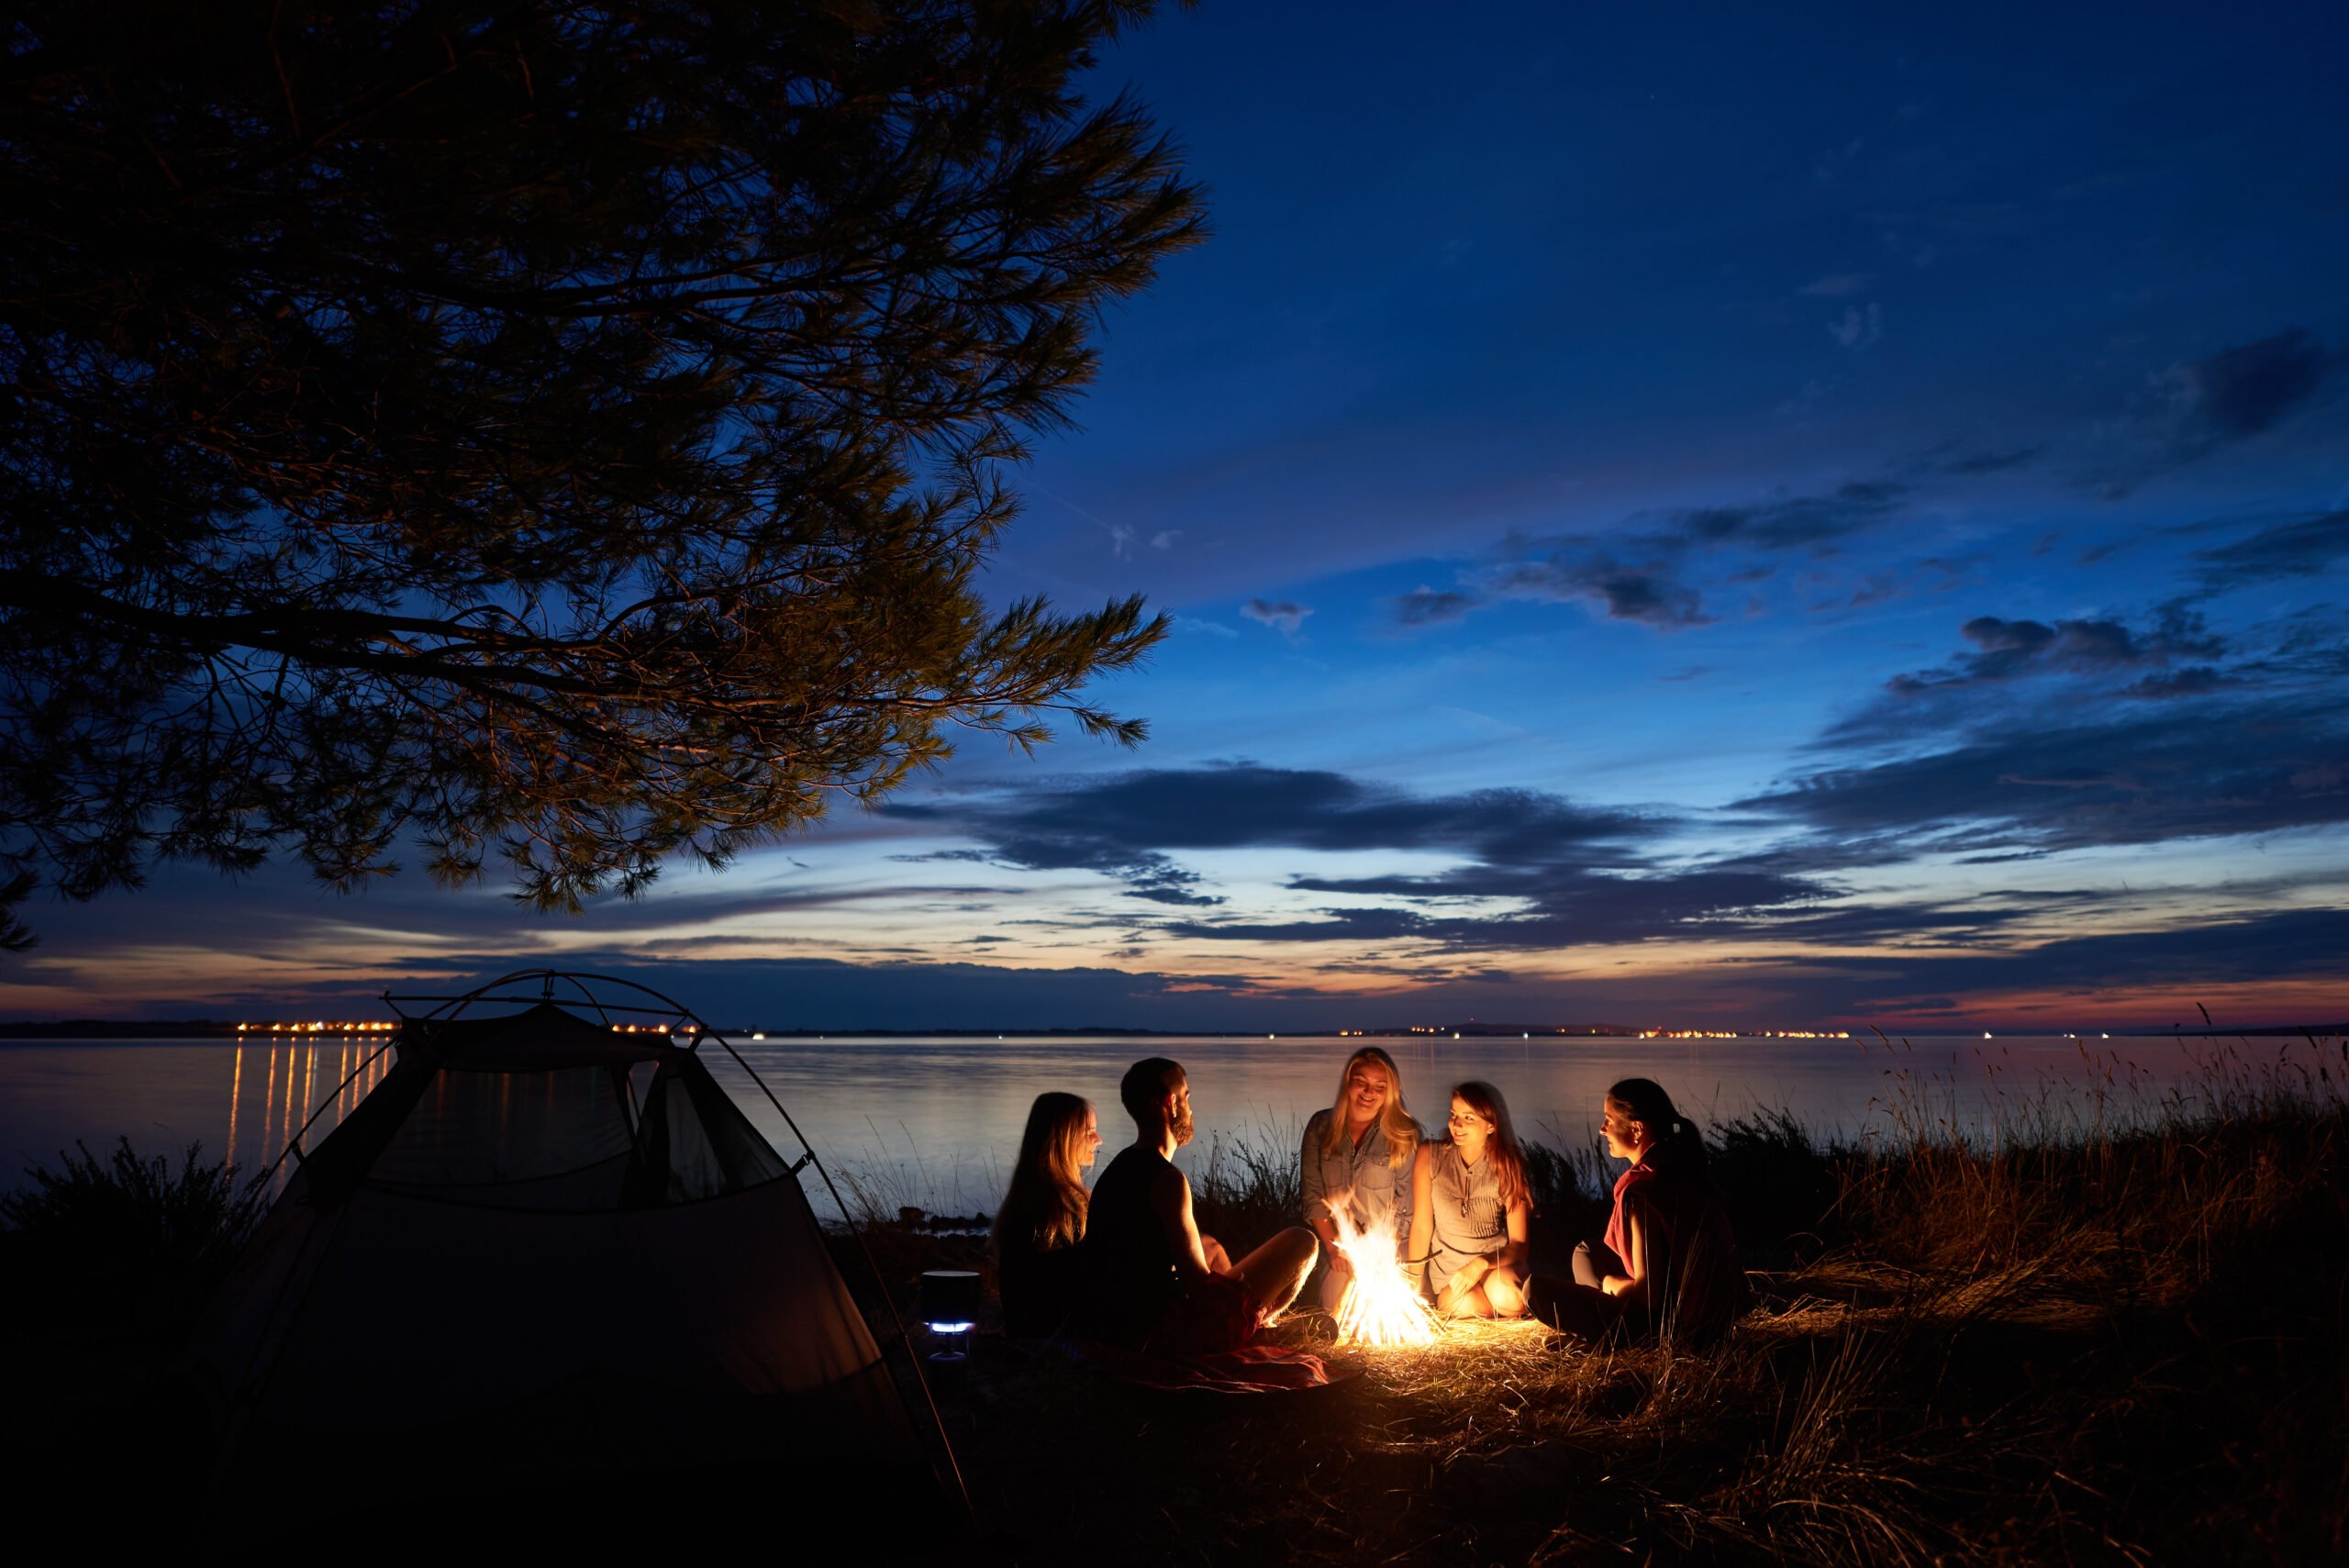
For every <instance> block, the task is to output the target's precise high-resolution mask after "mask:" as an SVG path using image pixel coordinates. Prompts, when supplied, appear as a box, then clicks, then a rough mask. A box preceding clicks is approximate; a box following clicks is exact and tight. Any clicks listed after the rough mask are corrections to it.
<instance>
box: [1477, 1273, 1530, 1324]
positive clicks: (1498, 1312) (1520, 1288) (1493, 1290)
mask: <svg viewBox="0 0 2349 1568" xmlns="http://www.w3.org/2000/svg"><path fill="white" fill-rule="evenodd" d="M1485 1298H1486V1300H1487V1301H1489V1302H1491V1303H1492V1307H1493V1315H1494V1316H1495V1317H1497V1318H1522V1317H1524V1316H1525V1306H1526V1303H1525V1282H1524V1281H1523V1280H1520V1279H1519V1278H1518V1277H1517V1273H1516V1271H1514V1270H1512V1269H1495V1270H1494V1271H1493V1272H1492V1273H1488V1274H1486V1276H1485Z"/></svg>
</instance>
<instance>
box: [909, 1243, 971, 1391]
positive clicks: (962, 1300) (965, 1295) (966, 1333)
mask: <svg viewBox="0 0 2349 1568" xmlns="http://www.w3.org/2000/svg"><path fill="white" fill-rule="evenodd" d="M978 1317H979V1276H978V1274H977V1273H974V1271H972V1270H970V1269H930V1270H929V1271H927V1272H925V1273H923V1274H922V1276H921V1320H922V1322H923V1324H924V1325H925V1326H926V1327H928V1329H930V1332H931V1333H933V1334H935V1335H937V1336H938V1341H939V1344H938V1349H936V1350H934V1351H931V1352H930V1368H931V1370H932V1371H933V1372H935V1373H938V1374H940V1375H941V1376H944V1377H953V1376H957V1375H959V1374H960V1373H961V1372H962V1370H963V1359H964V1358H965V1356H966V1355H967V1354H968V1353H969V1350H970V1343H971V1330H972V1329H974V1327H976V1326H977V1322H978Z"/></svg>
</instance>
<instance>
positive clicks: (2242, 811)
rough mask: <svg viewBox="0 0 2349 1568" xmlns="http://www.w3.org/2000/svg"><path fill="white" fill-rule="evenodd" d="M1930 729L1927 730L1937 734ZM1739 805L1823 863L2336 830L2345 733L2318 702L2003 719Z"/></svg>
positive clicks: (2343, 795)
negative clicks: (1837, 858) (1812, 846)
mask: <svg viewBox="0 0 2349 1568" xmlns="http://www.w3.org/2000/svg"><path fill="white" fill-rule="evenodd" d="M1943 732H1944V731H1943V728H1942V727H1940V726H1936V727H1935V728H1933V729H1932V730H1930V731H1928V733H1943ZM1736 808H1737V809H1740V810H1745V811H1753V812H1757V813H1761V814H1763V815H1764V816H1765V817H1779V818H1782V819H1784V820H1786V821H1788V822H1791V823H1796V824H1799V825H1801V826H1804V827H1806V828H1810V829H1811V830H1812V831H1813V832H1815V833H1816V834H1817V835H1818V836H1819V837H1818V840H1817V844H1818V846H1819V848H1820V852H1821V853H1822V854H1834V853H1838V852H1840V853H1845V854H1854V853H1856V854H1862V855H1867V856H1887V857H1888V856H1893V855H1898V854H1904V853H1905V854H1910V855H1913V854H1919V853H1927V852H1932V853H1950V854H1956V853H1961V852H1964V853H1974V854H1982V853H2003V852H2015V851H2036V852H2041V853H2054V852H2059V851H2066V850H2076V849H2086V848H2092V847H2098V846H2105V845H2119V844H2143V843H2160V842H2165V841H2168V840H2178V839H2190V838H2197V837H2210V836H2221V835H2236V834H2247V833H2258V832H2267V831H2274V830H2278V829H2284V828H2310V827H2325V826H2332V825H2335V824H2340V823H2344V822H2349V724H2345V723H2344V722H2343V717H2342V714H2341V712H2340V709H2339V706H2338V705H2337V704H2334V703H2332V702H2330V701H2328V700H2325V699H2324V698H2323V697H2322V696H2321V695H2318V696H2307V695H2300V696H2290V697H2279V698H2273V699H2270V700H2266V701H2243V700H2237V701H2234V702H2232V703H2226V702H2221V701H2216V700H2214V701H2213V702H2210V703H2206V704H2204V705H2203V706H2202V707H2201V708H2200V709H2199V710H2198V712H2197V713H2196V715H2195V717H2194V719H2193V721H2192V722H2191V723H2190V724H2189V723H2184V722H2181V721H2179V720H2178V719H2176V718H2175V717H2170V716H2169V715H2167V714H2161V715H2158V716H2152V717H2127V718H2119V719H2107V720H2104V721H2101V722H2090V723H2084V724H2076V725H2068V726H2067V725H2060V724H2049V723H2044V722H2038V723H2032V722H2024V723H2016V724H2012V725H2010V726H2007V727H2001V728H1992V729H1990V730H1987V731H1986V732H1983V733H1979V734H1976V735H1973V736H1971V737H1969V738H1967V739H1966V740H1965V741H1964V742H1963V743H1961V744H1958V745H1954V746H1945V747H1943V748H1942V749H1939V750H1936V751H1932V752H1931V753H1929V754H1926V755H1921V756H1909V757H1900V758H1896V759H1892V760H1889V761H1885V762H1865V763H1858V764H1853V765H1845V766H1840V767H1829V768H1824V769H1820V770H1818V771H1816V772H1813V773H1808V774H1805V775H1802V776H1799V777H1798V778H1796V779H1794V780H1793V781H1791V782H1789V783H1787V784H1783V785H1780V786H1778V787H1776V788H1775V789H1772V790H1770V791H1768V792H1766V793H1764V794H1760V795H1753V796H1750V797H1748V798H1746V799H1743V800H1741V801H1738V802H1737V803H1736Z"/></svg>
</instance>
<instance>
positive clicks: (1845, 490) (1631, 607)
mask: <svg viewBox="0 0 2349 1568" xmlns="http://www.w3.org/2000/svg"><path fill="white" fill-rule="evenodd" d="M1911 494H1912V492H1911V489H1910V487H1909V485H1908V484H1904V483H1901V482H1898V481H1894V480H1854V481H1852V482H1850V483H1848V484H1842V485H1839V486H1837V487H1836V488H1835V489H1833V490H1831V491H1828V492H1825V493H1823V494H1820V495H1790V496H1775V497H1772V498H1770V499H1767V500H1763V501H1754V502H1748V503H1745V504H1743V505H1739V506H1691V507H1685V508H1681V509H1678V510H1675V511H1664V512H1642V513H1639V514H1637V515H1636V516H1635V517H1634V518H1633V521H1634V522H1635V523H1636V524H1638V525H1639V531H1637V532H1631V533H1626V534H1623V535H1620V536H1611V537H1601V536H1598V535H1593V534H1564V535H1558V536H1554V537H1548V538H1531V539H1529V538H1526V537H1524V536H1522V535H1512V536H1510V538H1508V539H1506V540H1504V541H1503V543H1502V545H1501V553H1502V555H1503V556H1504V557H1513V558H1514V559H1505V560H1504V561H1502V562H1499V563H1497V564H1495V565H1492V566H1488V567H1486V568H1485V569H1484V570H1483V571H1482V572H1480V573H1478V574H1477V586H1478V587H1479V588H1480V589H1481V590H1482V591H1483V592H1484V593H1485V594H1486V595H1487V596H1489V597H1493V598H1504V599H1508V598H1517V599H1541V600H1549V601H1552V602H1563V601H1566V600H1581V601H1584V602H1586V603H1590V604H1594V605H1596V606H1599V608H1600V609H1601V611H1602V613H1603V614H1605V615H1606V616H1607V617H1608V618H1609V619H1611V620H1628V621H1637V622H1640V623H1642V624H1643V625H1647V626H1653V627H1655V628H1659V629H1661V630H1679V629H1682V628H1689V627H1698V626H1706V625H1709V624H1711V623H1712V621H1713V620H1714V619H1715V618H1717V617H1714V616H1712V615H1711V614H1709V613H1708V611H1707V610H1706V608H1705V604H1704V595H1703V593H1702V591H1701V589H1700V588H1699V586H1698V582H1697V580H1696V579H1697V578H1698V576H1699V574H1700V569H1701V568H1702V565H1703V563H1704V562H1706V561H1708V560H1709V559H1710V558H1712V557H1714V556H1717V555H1720V554H1723V553H1728V552H1746V553H1751V552H1756V551H1759V552H1769V553H1775V552H1778V551H1783V550H1809V551H1810V552H1811V553H1812V554H1814V555H1820V554H1827V553H1831V551H1832V550H1834V549H1835V548H1836V546H1837V545H1838V544H1839V543H1840V542H1841V541H1842V540H1843V539H1847V538H1849V537H1851V536H1853V535H1854V534H1859V533H1863V532H1865V531H1867V530H1870V529H1874V528H1882V527H1884V526H1886V525H1887V524H1889V523H1891V522H1892V521H1894V520H1895V519H1896V518H1898V517H1899V516H1900V515H1901V513H1902V512H1903V511H1904V510H1905V509H1906V507H1907V506H1908V504H1909V498H1910V495H1911ZM1774 570H1775V567H1774V566H1773V565H1771V564H1767V563H1765V564H1761V565H1754V566H1748V567H1745V568H1743V569H1741V570H1736V571H1731V572H1729V573H1725V574H1723V575H1722V576H1721V577H1720V579H1719V580H1720V581H1721V582H1727V583H1750V582H1759V581H1762V580H1763V579H1765V578H1767V577H1769V576H1770V575H1772V573H1773V572H1774Z"/></svg>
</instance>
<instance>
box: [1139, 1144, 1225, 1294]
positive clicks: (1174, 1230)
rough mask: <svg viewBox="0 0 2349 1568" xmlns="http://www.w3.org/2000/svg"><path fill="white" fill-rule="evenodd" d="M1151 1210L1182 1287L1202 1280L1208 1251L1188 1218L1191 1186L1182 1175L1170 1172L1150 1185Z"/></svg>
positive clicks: (1194, 1220) (1189, 1217) (1195, 1227)
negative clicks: (1173, 1256)
mask: <svg viewBox="0 0 2349 1568" xmlns="http://www.w3.org/2000/svg"><path fill="white" fill-rule="evenodd" d="M1150 1207H1151V1208H1152V1211H1153V1212H1155V1213H1156V1214H1157V1216H1158V1223H1159V1224H1160V1226H1161V1227H1163V1229H1164V1230H1165V1234H1166V1245H1167V1249H1168V1250H1169V1251H1172V1252H1173V1253H1174V1254H1175V1273H1178V1274H1180V1275H1182V1276H1183V1283H1184V1284H1190V1283H1191V1282H1192V1281H1194V1280H1198V1279H1204V1278H1206V1277H1207V1276H1208V1275H1209V1274H1212V1273H1215V1271H1214V1270H1213V1269H1211V1268H1209V1267H1208V1255H1207V1250H1206V1249H1205V1248H1203V1247H1201V1246H1200V1245H1199V1225H1198V1221H1197V1220H1196V1219H1194V1218H1192V1216H1191V1184H1190V1181H1189V1179H1188V1178H1186V1176H1185V1175H1184V1174H1183V1173H1182V1172H1180V1171H1177V1170H1174V1169H1172V1168H1169V1169H1168V1170H1167V1171H1165V1172H1164V1173H1162V1174H1161V1175H1160V1176H1159V1177H1158V1179H1157V1180H1156V1181H1154V1182H1152V1184H1151V1185H1150Z"/></svg>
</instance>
